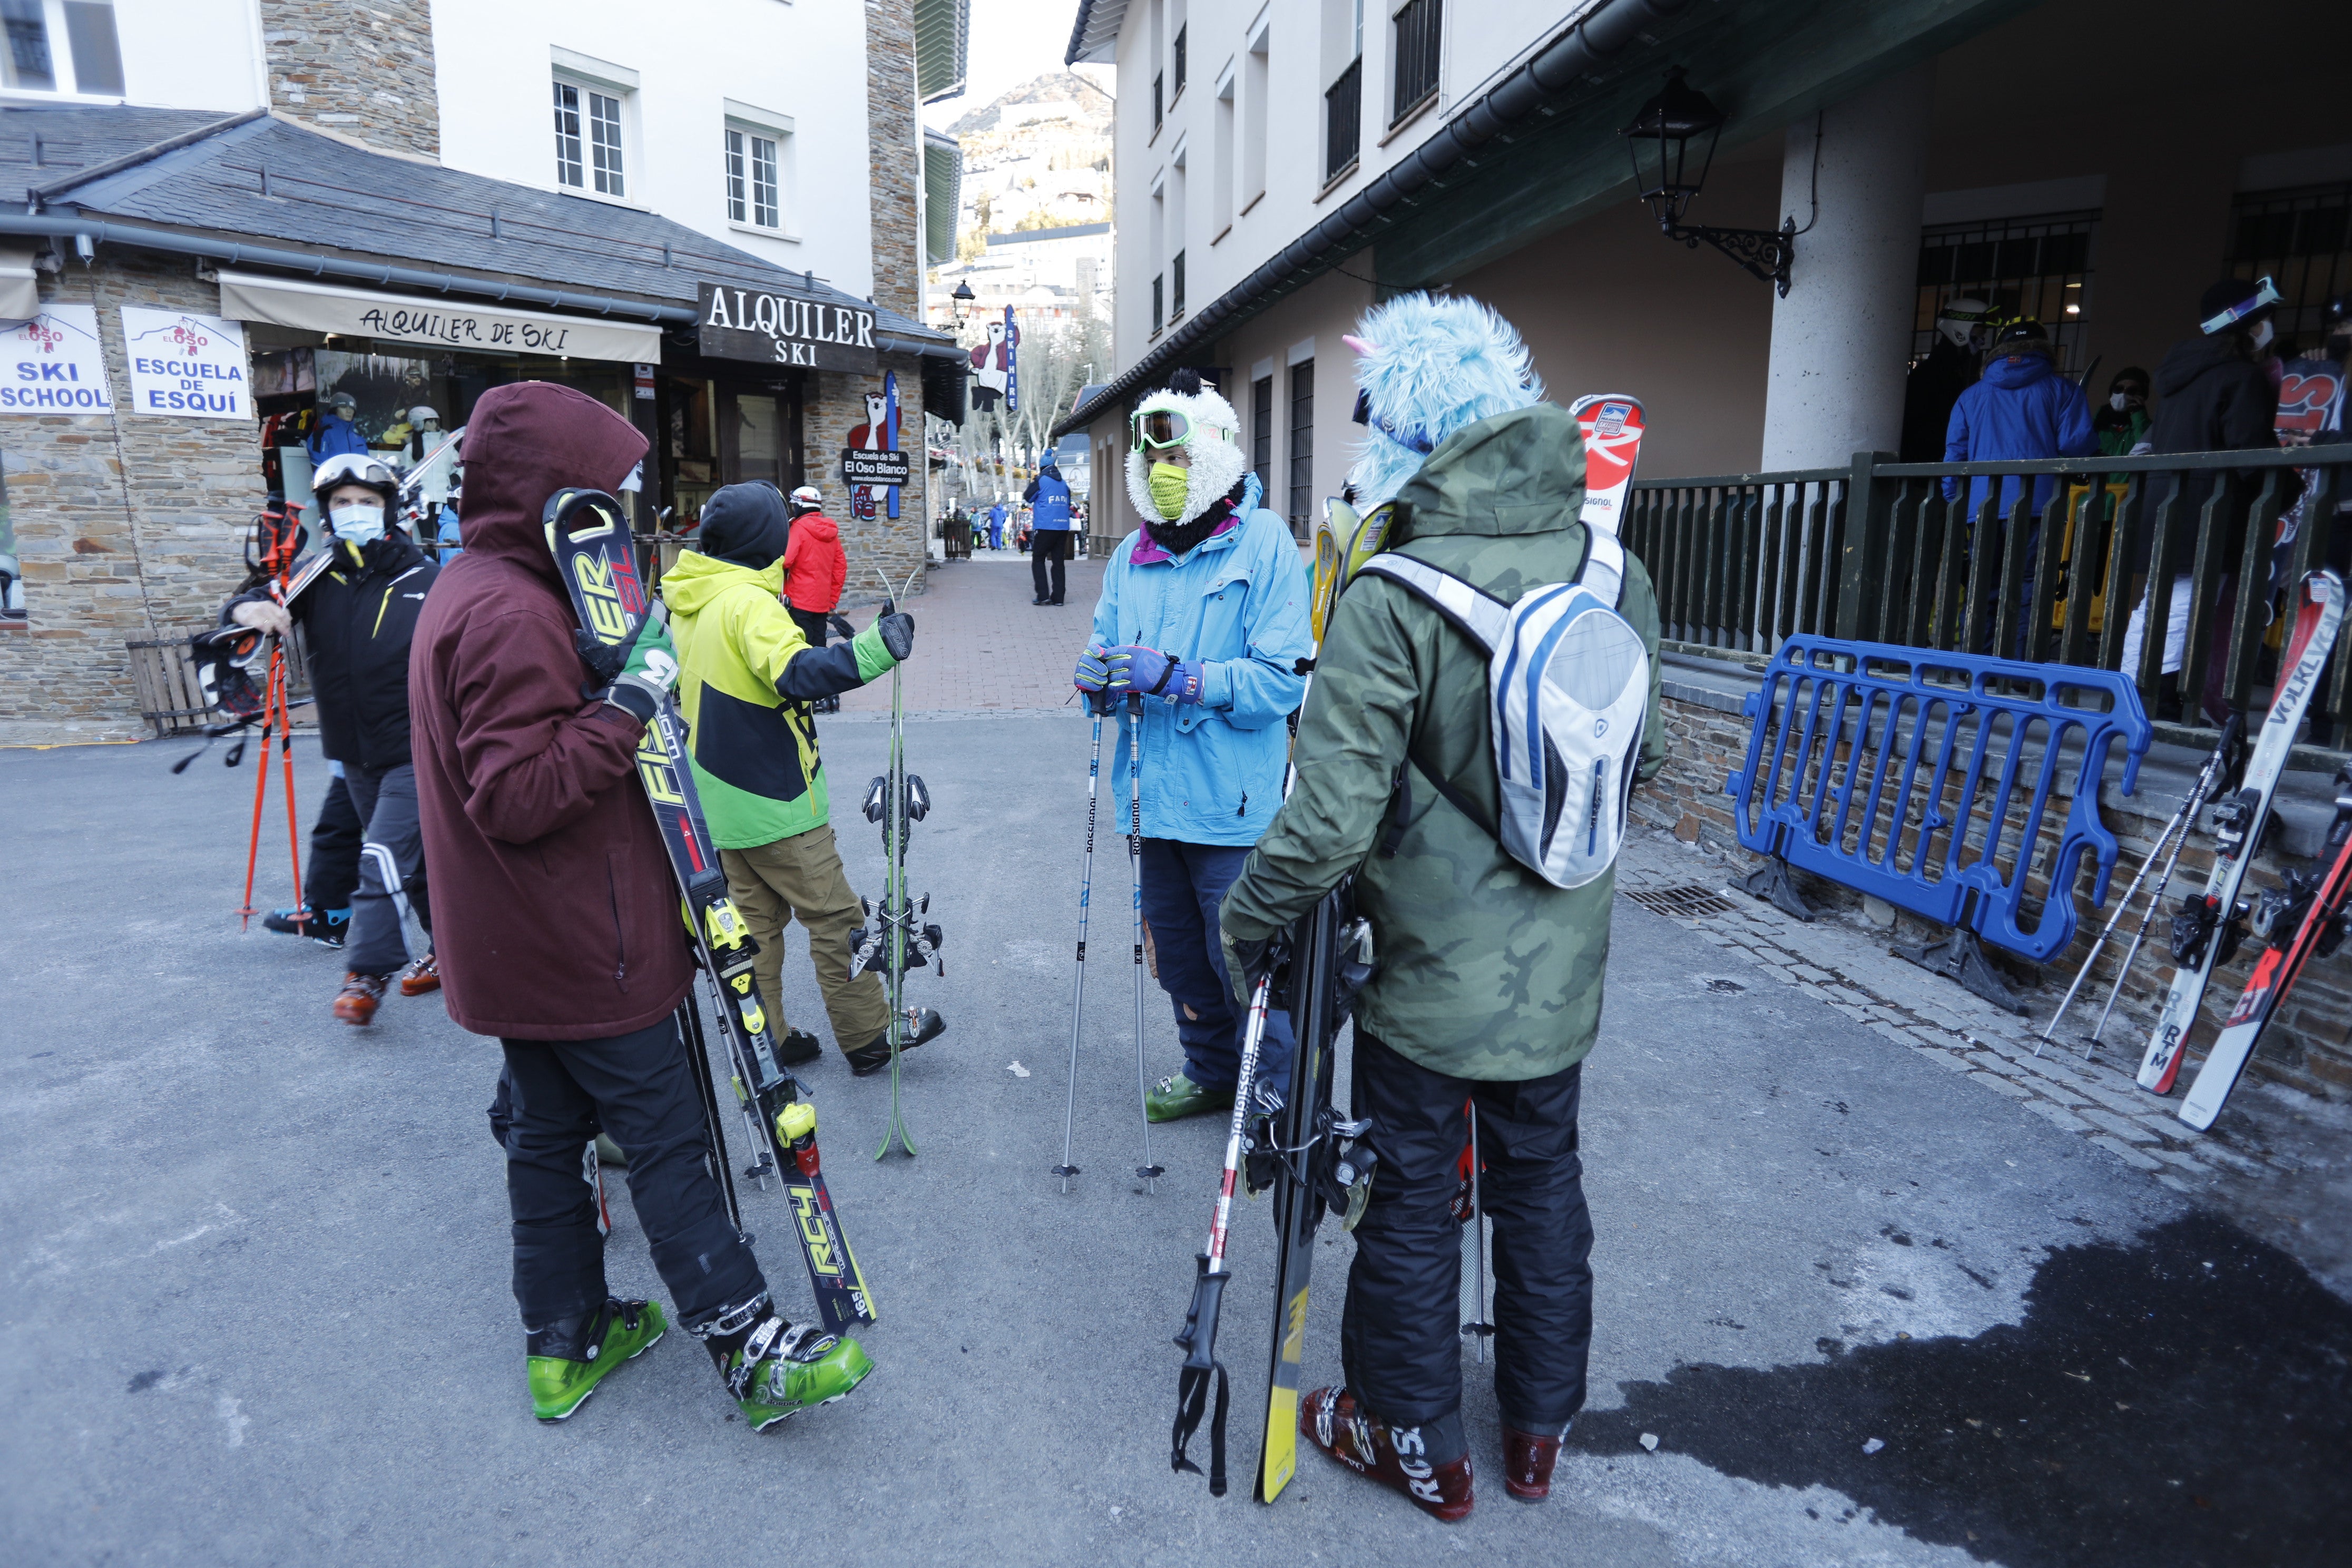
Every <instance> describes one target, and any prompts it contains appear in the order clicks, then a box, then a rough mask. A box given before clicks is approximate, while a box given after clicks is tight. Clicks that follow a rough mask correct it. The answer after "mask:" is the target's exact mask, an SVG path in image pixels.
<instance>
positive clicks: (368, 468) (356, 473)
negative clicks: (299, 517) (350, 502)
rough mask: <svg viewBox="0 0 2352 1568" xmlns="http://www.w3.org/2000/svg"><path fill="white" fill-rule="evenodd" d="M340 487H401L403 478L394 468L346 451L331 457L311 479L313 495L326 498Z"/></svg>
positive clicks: (375, 459) (378, 460) (376, 459)
mask: <svg viewBox="0 0 2352 1568" xmlns="http://www.w3.org/2000/svg"><path fill="white" fill-rule="evenodd" d="M337 485H367V486H369V487H371V488H373V489H394V490H396V489H399V488H400V476H399V475H397V474H395V473H394V472H393V471H392V468H391V467H390V465H388V464H386V463H384V462H383V461H382V460H381V459H379V458H371V457H368V456H366V455H365V454H363V453H360V452H345V453H343V454H342V455H341V456H340V457H334V458H328V459H327V460H326V461H325V462H323V463H321V464H320V465H319V468H318V471H317V472H316V473H314V474H312V475H311V476H310V493H311V494H312V495H314V496H322V495H325V494H326V493H327V492H328V491H329V490H331V489H334V488H335V487H336V486H337Z"/></svg>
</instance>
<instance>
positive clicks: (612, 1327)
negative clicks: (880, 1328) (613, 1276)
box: [409, 382, 873, 1430]
mask: <svg viewBox="0 0 2352 1568" xmlns="http://www.w3.org/2000/svg"><path fill="white" fill-rule="evenodd" d="M645 453H646V440H645V437H642V436H640V435H638V434H637V432H636V430H635V428H634V427H633V426H631V425H630V424H629V423H628V421H626V420H625V419H623V418H622V417H621V416H618V415H616V414H614V413H613V412H612V411H611V410H610V409H608V408H606V407H605V406H604V405H602V404H601V403H598V402H597V401H596V400H595V399H593V398H592V397H590V396H588V395H586V394H584V393H582V392H578V391H575V390H573V389H572V388H570V387H565V386H559V385H555V384H551V383H547V382H523V383H520V384H516V385H510V386H501V387H498V388H496V389H494V390H492V391H491V392H489V393H488V394H486V395H484V396H483V397H482V399H481V401H480V402H479V403H478V404H476V405H475V406H474V411H473V416H472V417H471V418H470V419H469V420H468V421H467V432H466V445H465V452H464V459H465V463H466V481H467V482H466V495H465V501H464V505H463V510H462V511H461V513H460V517H459V527H460V529H461V530H462V532H463V535H464V541H465V553H464V554H462V555H460V556H458V557H457V560H456V561H454V562H453V563H450V565H449V566H448V567H447V569H446V570H445V571H444V572H443V573H442V575H441V578H440V581H439V583H438V584H436V588H435V590H434V592H433V594H432V595H429V596H428V597H427V599H426V600H425V610H424V614H423V616H421V617H420V618H419V620H418V623H417V626H416V631H415V641H414V645H413V649H412V656H411V658H410V662H409V714H410V724H411V728H412V731H413V735H414V748H413V749H414V752H415V765H416V787H417V800H418V805H419V807H420V812H421V816H422V817H423V821H424V830H425V855H426V858H428V859H429V860H430V861H431V863H432V865H433V866H434V868H435V872H436V889H435V895H436V896H435V900H434V908H435V910H436V915H439V916H440V917H441V918H439V919H436V922H435V926H436V933H435V934H436V950H437V952H438V954H439V957H440V963H441V978H442V994H443V996H444V997H445V999H446V1002H447V1005H448V1008H449V1016H451V1017H452V1018H454V1019H456V1020H457V1023H458V1024H459V1025H460V1026H463V1027H465V1028H467V1029H470V1030H472V1031H474V1032H475V1033H476V1034H480V1035H495V1036H497V1037H499V1043H500V1045H501V1046H502V1047H504V1049H505V1054H506V1068H507V1079H508V1083H509V1097H510V1100H511V1111H510V1114H511V1121H510V1123H509V1128H508V1131H507V1135H506V1139H505V1147H506V1151H507V1196H508V1201H509V1207H510V1208H511V1210H512V1213H513V1216H514V1293H515V1300H516V1303H517V1304H518V1305H519V1306H520V1308H521V1310H522V1321H523V1329H524V1331H525V1333H526V1334H527V1335H528V1339H529V1357H530V1360H529V1378H530V1392H531V1402H532V1407H533V1409H534V1411H535V1413H536V1414H537V1415H539V1417H540V1419H541V1420H542V1421H559V1420H562V1419H563V1418H564V1417H566V1416H568V1415H571V1414H572V1412H573V1411H574V1410H576V1409H578V1408H579V1406H580V1405H581V1403H582V1402H583V1400H585V1399H586V1398H587V1397H588V1395H589V1394H591V1393H593V1391H594V1389H595V1387H596V1385H597V1384H598V1383H599V1382H600V1381H601V1380H602V1379H603V1378H604V1375H605V1374H606V1373H609V1372H610V1371H611V1370H612V1369H613V1368H614V1367H615V1366H617V1365H619V1364H620V1363H622V1362H624V1361H627V1360H629V1359H631V1358H633V1357H635V1356H636V1355H638V1354H640V1353H642V1352H644V1351H646V1349H648V1348H650V1347H651V1346H652V1344H653V1343H654V1342H655V1341H656V1340H658V1339H659V1338H660V1337H661V1335H662V1332H663V1327H664V1322H663V1314H662V1311H661V1309H660V1307H659V1306H658V1305H656V1304H655V1303H653V1302H649V1301H635V1300H617V1299H615V1298H614V1297H612V1296H611V1295H610V1294H609V1293H608V1292H607V1290H606V1289H605V1283H604V1238H603V1237H602V1236H600V1235H599V1234H598V1231H597V1227H596V1205H595V1201H594V1194H593V1188H592V1187H591V1185H590V1184H589V1183H587V1182H585V1181H583V1179H582V1156H583V1148H584V1146H585V1145H586V1144H587V1142H589V1140H590V1139H592V1138H593V1137H594V1136H595V1133H596V1131H597V1130H598V1128H599V1127H601V1128H602V1129H603V1131H605V1132H606V1133H608V1134H610V1135H611V1137H612V1139H613V1141H614V1142H616V1143H618V1144H619V1145H620V1146H621V1149H622V1150H623V1152H625V1154H626V1155H627V1157H628V1170H629V1193H630V1196H631V1197H632V1199H633V1200H634V1201H635V1206H636V1211H637V1217H638V1219H639V1220H640V1221H641V1222H642V1223H643V1225H644V1226H645V1231H646V1239H647V1241H648V1242H649V1243H650V1244H651V1247H652V1250H653V1257H654V1266H655V1268H656V1269H658V1270H659V1271H660V1274H661V1277H662V1281H663V1283H664V1284H665V1285H667V1287H668V1288H669V1292H670V1296H671V1300H672V1303H673V1306H674V1308H675V1310H676V1311H677V1318H678V1321H680V1322H682V1323H683V1324H684V1325H685V1326H686V1328H687V1330H688V1331H689V1332H690V1333H692V1334H693V1335H694V1336H695V1337H696V1338H697V1339H699V1340H701V1341H702V1342H703V1343H704V1345H705V1347H706V1348H707V1349H708V1350H709V1352H710V1356H711V1359H712V1361H713V1362H714V1363H716V1364H717V1365H718V1367H719V1373H720V1374H721V1376H722V1377H723V1378H724V1380H725V1381H726V1384H727V1386H728V1390H729V1392H730V1394H733V1395H734V1397H735V1399H736V1401H737V1403H738V1405H740V1407H741V1409H742V1411H743V1413H744V1415H746V1417H747V1418H748V1419H749V1420H750V1422H751V1426H753V1428H754V1429H755V1430H756V1429H759V1428H761V1427H764V1426H771V1425H772V1424H773V1423H775V1422H776V1421H779V1420H782V1418H783V1417H784V1416H786V1415H791V1414H793V1412H794V1411H796V1410H800V1409H803V1408H805V1407H807V1406H808V1405H814V1404H821V1403H824V1402H826V1401H828V1400H831V1399H835V1398H838V1397H840V1396H841V1395H842V1394H846V1393H848V1392H849V1391H850V1390H851V1389H852V1388H855V1387H856V1385H857V1384H858V1383H859V1382H860V1381H862V1380H863V1379H864V1378H865V1376H866V1373H868V1372H870V1371H871V1370H872V1368H873V1363H871V1362H870V1361H868V1360H867V1359H866V1354H865V1352H864V1351H863V1350H861V1349H860V1348H859V1346H858V1344H857V1342H856V1341H855V1340H846V1339H835V1337H834V1336H831V1335H828V1334H825V1333H824V1332H822V1331H819V1330H817V1329H816V1328H814V1326H810V1325H802V1326H799V1327H795V1326H793V1325H792V1324H790V1323H788V1322H786V1321H784V1320H783V1319H782V1317H780V1316H778V1315H777V1314H776V1312H775V1311H774V1310H773V1307H772V1301H771V1299H770V1296H769V1293H768V1286H767V1281H766V1279H765V1278H764V1277H763V1276H762V1275H761V1272H760V1265H759V1263H758V1260H757V1259H755V1258H753V1257H752V1255H751V1248H750V1247H748V1246H747V1245H745V1243H744V1240H743V1238H742V1237H741V1236H740V1235H739V1234H738V1233H737V1231H736V1229H735V1227H734V1226H732V1225H731V1224H730V1223H729V1221H728V1217H727V1211H726V1207H725V1205H724V1204H723V1203H722V1202H721V1200H720V1196H719V1186H718V1184H717V1182H716V1180H715V1179H714V1178H713V1176H712V1174H711V1173H710V1170H709V1166H708V1164H707V1163H706V1157H707V1154H708V1150H709V1142H708V1130H707V1126H706V1123H705V1121H704V1119H703V1110H702V1104H701V1100H700V1097H699V1095H698V1092H697V1090H696V1086H695V1080H694V1077H693V1073H692V1068H691V1066H690V1064H689V1062H688V1058H687V1056H686V1046H685V1042H684V1041H683V1040H682V1039H681V1037H680V1036H679V1033H678V1029H677V1020H676V1016H675V1015H676V1010H677V1006H678V1005H679V1003H680V1002H682V1001H684V1000H685V998H686V996H687V993H688V989H689V988H690V986H691V985H692V984H693V978H694V971H693V967H692V963H691V961H690V959H689V958H688V947H687V939H686V932H685V931H684V929H683V928H682V926H681V925H680V922H679V917H678V901H677V884H676V882H675V880H674V879H673V877H672V875H671V871H670V867H669V860H668V858H667V855H666V854H665V853H664V851H663V847H662V842H661V838H660V836H659V834H658V832H657V831H656V827H655V825H654V818H653V814H652V812H651V810H650V809H649V808H648V807H647V805H646V797H645V793H644V789H643V786H642V785H641V784H638V783H637V782H636V776H637V775H636V767H635V752H636V748H637V742H638V738H639V736H640V735H641V734H642V733H643V731H644V729H645V726H646V723H647V721H650V720H651V718H652V717H653V714H654V711H655V708H656V703H657V702H658V701H659V700H660V696H661V694H662V692H663V691H664V690H666V689H667V684H668V683H669V682H670V681H673V680H675V679H676V677H677V663H676V658H675V654H674V652H673V651H672V650H670V649H669V648H668V647H667V641H668V638H667V634H666V633H660V632H658V630H657V629H654V628H649V629H653V630H654V635H653V636H652V637H641V638H640V639H639V646H638V647H637V650H636V652H635V655H633V657H632V658H631V661H630V664H629V667H628V668H627V669H625V671H624V672H623V674H622V676H621V678H620V679H616V680H614V681H613V682H612V683H611V684H609V685H606V686H604V687H601V688H599V689H593V690H586V689H584V687H583V675H584V674H585V673H586V672H585V670H584V667H583V664H582V661H581V658H580V655H579V653H578V652H577V651H576V650H575V648H574V647H573V643H572V634H573V631H574V629H575V627H576V626H577V624H578V623H577V622H576V621H575V620H574V618H573V616H572V605H571V602H570V600H569V599H568V598H567V597H566V595H565V594H564V591H563V588H562V583H561V580H560V579H559V578H558V576H557V575H556V569H555V562H554V558H553V556H552V555H551V552H549V550H548V547H547V542H546V536H545V534H544V532H543V531H542V526H541V512H542V510H543V509H544V507H545V504H546V501H547V498H548V497H549V496H550V495H551V494H553V493H554V492H555V491H556V490H557V489H562V488H563V487H566V486H586V487H593V488H597V489H612V488H613V487H614V486H615V485H617V484H619V483H620V481H621V480H622V479H624V478H625V477H626V476H627V475H628V473H629V470H630V469H631V468H635V466H636V464H637V462H638V460H639V459H640V458H643V457H644V456H645ZM445 869H446V875H445ZM444 911H446V913H444Z"/></svg>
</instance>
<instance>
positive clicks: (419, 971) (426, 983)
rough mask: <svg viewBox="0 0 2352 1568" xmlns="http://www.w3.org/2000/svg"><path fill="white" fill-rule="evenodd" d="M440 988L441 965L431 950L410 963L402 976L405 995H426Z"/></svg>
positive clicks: (401, 988)
mask: <svg viewBox="0 0 2352 1568" xmlns="http://www.w3.org/2000/svg"><path fill="white" fill-rule="evenodd" d="M440 989H441V965H440V963H439V962H438V961H436V959H435V958H434V956H433V955H432V954H431V953H429V952H428V953H426V954H425V956H424V957H422V958H420V959H418V960H417V961H416V962H415V963H412V964H410V965H409V966H408V969H407V972H406V973H404V974H402V975H401V977H400V994H402V995H403V996H425V995H430V994H432V993H434V992H436V991H438V990H440Z"/></svg>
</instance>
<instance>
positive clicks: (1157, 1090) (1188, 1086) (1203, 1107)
mask: <svg viewBox="0 0 2352 1568" xmlns="http://www.w3.org/2000/svg"><path fill="white" fill-rule="evenodd" d="M1233 1108H1234V1091H1233V1089H1232V1088H1231V1087H1230V1086H1229V1087H1227V1088H1224V1089H1202V1087H1201V1086H1200V1085H1199V1084H1197V1083H1194V1082H1193V1081H1192V1079H1189V1078H1186V1077H1185V1076H1184V1075H1183V1074H1182V1073H1181V1072H1171V1073H1170V1074H1169V1075H1168V1076H1167V1077H1166V1078H1163V1079H1160V1081H1159V1082H1158V1083H1155V1084H1153V1085H1152V1086H1151V1092H1150V1093H1149V1094H1147V1095H1145V1096H1144V1097H1143V1116H1144V1120H1145V1121H1182V1120H1183V1119H1184V1118H1186V1117H1187V1116H1201V1115H1205V1114H1206V1113H1208V1112H1209V1111H1212V1110H1232V1109H1233Z"/></svg>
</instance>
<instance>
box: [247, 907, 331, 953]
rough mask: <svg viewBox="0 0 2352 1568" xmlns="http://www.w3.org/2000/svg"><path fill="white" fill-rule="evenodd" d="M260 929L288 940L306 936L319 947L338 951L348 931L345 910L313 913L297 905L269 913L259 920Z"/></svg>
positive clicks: (315, 911) (309, 908) (312, 910)
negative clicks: (289, 937)
mask: <svg viewBox="0 0 2352 1568" xmlns="http://www.w3.org/2000/svg"><path fill="white" fill-rule="evenodd" d="M261 923H262V925H263V927H264V928H265V929H267V930H269V931H282V932H284V933H285V934H286V935H288V936H307V937H309V938H310V940H311V941H312V942H317V943H318V944H319V945H320V947H341V946H342V945H343V937H344V934H345V933H346V932H348V931H350V930H351V929H352V911H351V910H314V909H312V908H311V907H310V905H308V904H297V905H295V906H294V907H293V908H292V909H290V910H270V911H269V912H268V914H266V915H264V916H262V917H261Z"/></svg>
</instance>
